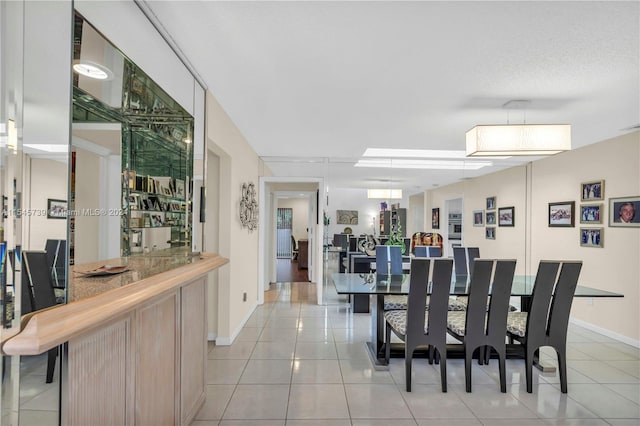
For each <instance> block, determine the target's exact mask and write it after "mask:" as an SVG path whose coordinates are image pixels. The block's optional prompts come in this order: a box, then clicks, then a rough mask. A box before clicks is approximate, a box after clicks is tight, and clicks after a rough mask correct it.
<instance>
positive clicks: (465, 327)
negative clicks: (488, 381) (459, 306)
mask: <svg viewBox="0 0 640 426" xmlns="http://www.w3.org/2000/svg"><path fill="white" fill-rule="evenodd" d="M515 268H516V261H515V260H487V259H476V260H475V262H474V266H473V277H472V278H471V284H470V288H469V302H468V305H467V310H466V311H464V312H450V313H449V316H448V319H447V331H448V333H449V334H450V335H451V336H453V337H455V338H456V339H458V340H460V341H461V342H462V344H463V346H464V358H465V365H464V366H465V383H466V390H467V392H471V362H472V358H473V353H474V352H475V351H476V350H477V351H478V363H480V364H482V363H484V358H485V351H486V347H492V348H493V349H494V350H495V351H496V353H497V354H498V366H499V369H500V391H501V392H503V393H505V392H506V391H507V381H506V369H505V358H506V351H507V348H506V344H505V333H506V330H507V313H508V311H509V298H510V296H511V286H512V284H513V275H514V272H515ZM489 295H490V296H491V298H490V301H489V307H488V308H487V298H488V296H489Z"/></svg>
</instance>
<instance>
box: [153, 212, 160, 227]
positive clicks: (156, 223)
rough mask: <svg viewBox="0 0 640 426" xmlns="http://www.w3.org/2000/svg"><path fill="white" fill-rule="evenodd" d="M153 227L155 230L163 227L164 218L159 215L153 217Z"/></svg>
mask: <svg viewBox="0 0 640 426" xmlns="http://www.w3.org/2000/svg"><path fill="white" fill-rule="evenodd" d="M151 226H153V227H154V228H155V227H158V226H162V216H161V215H159V214H153V215H151Z"/></svg>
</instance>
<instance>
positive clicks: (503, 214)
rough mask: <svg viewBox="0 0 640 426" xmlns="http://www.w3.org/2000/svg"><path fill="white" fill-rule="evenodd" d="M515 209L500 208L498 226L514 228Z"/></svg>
mask: <svg viewBox="0 0 640 426" xmlns="http://www.w3.org/2000/svg"><path fill="white" fill-rule="evenodd" d="M514 210H515V207H500V208H499V209H498V226H513V224H514V218H513V213H514Z"/></svg>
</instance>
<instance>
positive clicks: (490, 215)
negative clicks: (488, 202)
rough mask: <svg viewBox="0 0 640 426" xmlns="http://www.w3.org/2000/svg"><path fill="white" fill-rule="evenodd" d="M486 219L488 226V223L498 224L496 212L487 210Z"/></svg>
mask: <svg viewBox="0 0 640 426" xmlns="http://www.w3.org/2000/svg"><path fill="white" fill-rule="evenodd" d="M486 221H487V226H488V225H495V224H496V212H487V213H486Z"/></svg>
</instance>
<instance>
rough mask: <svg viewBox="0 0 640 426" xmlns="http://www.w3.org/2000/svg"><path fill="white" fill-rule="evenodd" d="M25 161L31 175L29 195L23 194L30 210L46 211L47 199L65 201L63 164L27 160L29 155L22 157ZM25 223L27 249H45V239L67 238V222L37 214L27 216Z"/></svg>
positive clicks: (64, 169) (64, 168)
mask: <svg viewBox="0 0 640 426" xmlns="http://www.w3.org/2000/svg"><path fill="white" fill-rule="evenodd" d="M29 160H30V161H29ZM25 161H29V163H30V164H29V168H30V170H31V175H30V185H29V194H24V197H29V206H30V209H31V211H33V212H46V210H47V200H48V199H49V198H51V199H57V200H66V199H67V175H68V171H67V164H66V163H62V162H60V161H53V160H45V159H39V158H31V159H29V158H28V156H25ZM25 190H26V188H25ZM25 192H26V191H25ZM26 219H27V218H25V220H26ZM28 220H29V245H28V246H27V247H26V249H28V250H44V245H45V243H46V242H47V239H48V238H51V239H58V240H65V239H66V238H67V221H66V220H62V219H47V216H46V214H36V215H33V216H30V217H29V218H28Z"/></svg>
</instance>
